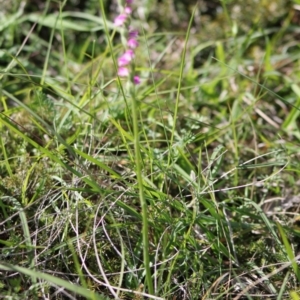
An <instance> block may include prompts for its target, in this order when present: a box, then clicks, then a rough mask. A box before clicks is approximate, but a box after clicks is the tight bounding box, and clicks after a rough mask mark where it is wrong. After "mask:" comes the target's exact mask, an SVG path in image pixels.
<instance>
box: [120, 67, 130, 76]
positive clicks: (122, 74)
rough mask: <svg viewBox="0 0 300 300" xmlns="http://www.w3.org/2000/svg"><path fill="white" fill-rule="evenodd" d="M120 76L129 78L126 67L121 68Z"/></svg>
mask: <svg viewBox="0 0 300 300" xmlns="http://www.w3.org/2000/svg"><path fill="white" fill-rule="evenodd" d="M118 75H119V76H120V77H127V76H129V71H128V69H127V68H125V67H120V68H119V70H118Z"/></svg>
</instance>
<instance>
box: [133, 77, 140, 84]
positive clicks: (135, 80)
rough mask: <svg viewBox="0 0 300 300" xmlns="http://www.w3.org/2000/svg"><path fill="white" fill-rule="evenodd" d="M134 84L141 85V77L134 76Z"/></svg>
mask: <svg viewBox="0 0 300 300" xmlns="http://www.w3.org/2000/svg"><path fill="white" fill-rule="evenodd" d="M133 82H134V83H135V84H140V83H141V79H140V77H139V76H134V77H133Z"/></svg>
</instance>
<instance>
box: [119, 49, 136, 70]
mask: <svg viewBox="0 0 300 300" xmlns="http://www.w3.org/2000/svg"><path fill="white" fill-rule="evenodd" d="M133 57H134V52H133V50H131V49H129V50H127V51H125V52H124V53H123V54H122V55H121V56H120V57H119V59H118V66H119V67H123V66H127V65H128V64H129V63H130V62H131V61H132V59H133Z"/></svg>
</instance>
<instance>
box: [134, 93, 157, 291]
mask: <svg viewBox="0 0 300 300" xmlns="http://www.w3.org/2000/svg"><path fill="white" fill-rule="evenodd" d="M138 116H139V113H138V104H137V101H136V98H135V93H134V92H133V93H132V121H133V134H134V151H135V165H136V176H137V182H138V187H139V197H140V203H141V208H142V222H143V229H142V235H143V247H144V251H143V253H144V265H145V271H146V283H147V286H148V293H149V294H150V295H153V293H154V290H153V283H152V277H151V271H150V259H149V237H148V232H149V226H148V211H147V203H146V199H145V195H144V186H143V176H142V156H141V149H140V139H139V126H138V120H139V117H138Z"/></svg>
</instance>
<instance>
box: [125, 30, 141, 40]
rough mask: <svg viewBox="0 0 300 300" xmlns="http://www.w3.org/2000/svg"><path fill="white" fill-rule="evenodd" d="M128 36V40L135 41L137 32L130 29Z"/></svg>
mask: <svg viewBox="0 0 300 300" xmlns="http://www.w3.org/2000/svg"><path fill="white" fill-rule="evenodd" d="M128 35H129V38H130V39H136V38H137V36H138V35H139V32H138V31H137V30H135V29H132V28H130V29H129V33H128Z"/></svg>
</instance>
